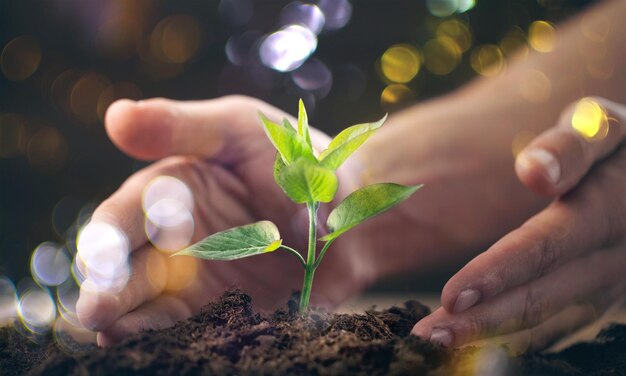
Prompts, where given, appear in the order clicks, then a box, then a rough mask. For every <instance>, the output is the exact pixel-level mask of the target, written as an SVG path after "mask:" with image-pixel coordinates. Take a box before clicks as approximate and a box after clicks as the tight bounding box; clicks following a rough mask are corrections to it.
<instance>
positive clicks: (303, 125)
mask: <svg viewBox="0 0 626 376" xmlns="http://www.w3.org/2000/svg"><path fill="white" fill-rule="evenodd" d="M298 134H299V135H300V136H301V137H303V138H304V139H305V140H306V143H307V144H308V145H309V146H310V147H311V148H312V147H313V144H312V143H311V134H310V132H309V117H308V116H307V114H306V108H304V102H303V101H302V98H300V101H299V102H298Z"/></svg>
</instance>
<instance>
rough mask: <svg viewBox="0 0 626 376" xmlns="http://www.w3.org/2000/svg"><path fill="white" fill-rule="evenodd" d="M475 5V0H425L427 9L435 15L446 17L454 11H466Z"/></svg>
mask: <svg viewBox="0 0 626 376" xmlns="http://www.w3.org/2000/svg"><path fill="white" fill-rule="evenodd" d="M475 5H476V1H475V0H426V7H427V8H428V11H429V12H430V14H432V15H433V16H436V17H448V16H451V15H453V14H454V13H463V12H467V11H468V10H470V9H472V8H473V7H474V6H475Z"/></svg>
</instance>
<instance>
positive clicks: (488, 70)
mask: <svg viewBox="0 0 626 376" xmlns="http://www.w3.org/2000/svg"><path fill="white" fill-rule="evenodd" d="M470 63H471V65H472V69H474V71H475V72H476V73H478V74H480V75H481V76H485V77H493V76H497V75H498V74H500V73H502V71H503V70H504V55H503V54H502V50H500V48H499V47H498V46H496V45H495V44H486V45H483V46H478V47H476V48H475V49H474V50H473V51H472V54H471V56H470Z"/></svg>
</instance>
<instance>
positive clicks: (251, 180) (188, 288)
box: [77, 96, 373, 346]
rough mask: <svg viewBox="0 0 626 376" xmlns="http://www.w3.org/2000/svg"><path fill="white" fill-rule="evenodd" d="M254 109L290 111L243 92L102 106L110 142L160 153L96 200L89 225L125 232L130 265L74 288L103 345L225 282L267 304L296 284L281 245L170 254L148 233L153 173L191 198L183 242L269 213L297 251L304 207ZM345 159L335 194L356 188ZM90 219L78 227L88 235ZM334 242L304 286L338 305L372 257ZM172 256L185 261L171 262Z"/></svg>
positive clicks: (190, 309) (166, 320)
mask: <svg viewBox="0 0 626 376" xmlns="http://www.w3.org/2000/svg"><path fill="white" fill-rule="evenodd" d="M258 111H262V112H263V113H264V114H265V115H267V116H268V117H269V118H270V119H273V120H275V121H282V119H283V118H285V117H289V116H288V115H287V114H285V113H283V112H282V111H280V110H278V109H276V108H274V107H272V106H270V105H268V104H266V103H264V102H261V101H259V100H256V99H252V98H248V97H241V96H233V97H224V98H219V99H214V100H208V101H201V102H176V101H171V100H164V99H151V100H146V101H142V102H132V101H129V100H122V101H118V102H116V103H115V104H113V105H112V106H111V107H110V108H109V110H108V112H107V116H106V127H107V131H108V133H109V136H110V138H111V139H112V141H113V142H114V143H115V144H116V145H117V146H118V147H119V148H120V149H121V150H122V151H124V152H126V153H127V154H129V155H131V156H133V157H135V158H138V159H143V160H155V159H160V160H159V161H158V162H156V163H154V164H153V165H151V166H149V167H147V168H145V169H143V170H141V171H139V172H137V173H136V174H134V175H133V176H131V177H130V178H129V179H128V180H127V181H126V182H125V183H124V184H123V185H122V186H121V188H120V189H119V190H118V191H117V192H115V193H114V194H113V195H112V196H111V197H110V198H109V199H107V200H106V201H104V202H103V203H102V204H101V205H100V206H99V207H98V208H97V210H96V211H95V212H94V214H93V217H92V220H91V222H90V224H89V225H88V226H91V225H92V224H98V223H100V224H101V223H103V222H104V223H105V225H104V226H105V228H106V229H108V228H113V229H116V230H115V231H119V232H120V233H122V234H123V235H124V236H125V237H126V238H127V240H128V244H129V247H128V248H129V249H130V252H131V253H130V264H131V275H130V278H129V280H128V282H127V284H126V285H123V286H121V289H120V288H118V289H117V290H112V289H110V288H99V287H100V286H97V284H96V283H93V282H90V281H89V278H88V280H87V282H86V283H83V285H82V286H81V294H80V299H79V301H78V303H77V312H78V317H79V319H80V320H81V322H82V323H83V324H84V325H85V326H86V327H88V328H90V329H93V330H96V331H98V332H99V333H98V343H99V344H100V345H104V346H106V345H109V344H112V343H114V342H116V341H118V340H120V339H121V338H123V337H124V336H126V335H128V334H130V333H133V332H137V331H139V330H142V329H156V328H161V327H166V326H169V325H172V324H173V323H174V322H176V321H178V320H182V319H184V318H186V317H188V316H190V315H191V314H193V313H196V312H198V311H199V309H200V308H201V307H202V306H203V305H204V304H206V303H208V302H209V301H210V300H211V299H215V298H216V297H217V296H219V295H220V294H221V293H222V292H223V291H224V290H225V289H227V288H229V287H231V286H238V287H241V288H242V289H244V291H246V292H248V293H250V294H251V295H252V296H253V298H254V302H255V304H256V306H257V307H260V308H268V309H269V308H275V307H276V306H277V305H281V304H284V303H285V302H286V299H287V298H288V297H289V296H290V294H291V292H292V291H294V290H296V289H299V288H300V283H301V281H302V276H301V273H302V268H301V267H300V266H299V265H298V260H297V259H296V258H294V257H293V256H291V255H287V254H286V253H287V252H284V253H281V251H277V252H274V253H272V254H271V255H267V256H265V257H260V258H256V257H255V258H250V259H243V260H237V261H232V262H228V263H224V262H208V261H201V260H195V259H192V258H190V257H175V258H169V257H168V256H169V254H171V253H167V252H160V251H158V250H156V249H155V247H154V246H153V244H151V242H150V241H148V238H147V236H146V231H145V227H144V226H145V224H146V218H145V214H144V210H143V209H145V208H142V196H143V195H144V193H145V192H144V190H145V188H146V186H148V185H149V183H150V182H152V181H154V179H155V178H158V177H161V176H170V177H174V178H176V179H178V180H180V181H182V182H184V184H185V185H186V186H187V187H188V188H189V189H190V191H191V193H192V196H193V199H194V201H195V204H194V206H193V218H194V219H195V228H194V230H193V236H192V238H191V239H190V240H191V242H192V243H194V242H196V241H198V240H200V239H202V238H204V237H205V236H207V235H209V234H212V233H214V232H217V231H221V230H225V229H227V228H230V227H234V226H238V225H243V224H247V223H251V222H254V221H257V220H262V219H269V220H271V221H273V222H274V223H276V224H277V226H278V227H279V228H280V229H281V233H282V235H283V237H284V240H285V243H286V244H288V245H290V246H293V247H296V248H300V249H305V247H304V244H303V243H302V241H303V240H306V238H307V222H306V220H307V213H306V211H301V209H300V208H299V207H298V206H296V205H295V204H293V203H292V202H291V201H289V199H288V198H287V197H286V196H285V195H284V193H283V192H282V191H281V190H280V189H279V188H278V186H276V184H275V183H274V181H273V175H272V168H273V164H274V156H275V149H274V148H273V147H272V145H271V144H270V142H269V140H267V137H266V136H265V135H264V133H263V130H262V127H261V125H260V122H259V119H258ZM292 123H293V121H292ZM294 124H295V123H294ZM311 131H312V139H313V143H314V146H315V147H316V148H318V149H322V148H323V147H325V146H326V145H327V143H328V142H329V139H328V138H327V136H325V135H324V134H322V133H321V132H319V131H317V130H314V129H312V130H311ZM354 166H355V165H354V164H352V165H350V164H346V165H345V168H344V167H342V168H341V169H339V171H338V174H339V178H340V181H341V187H340V190H339V192H338V194H337V198H338V199H341V198H343V197H345V196H346V195H347V193H349V192H351V191H352V190H354V189H355V188H357V187H358V184H359V183H358V168H356V167H354ZM322 210H323V208H322V209H320V211H322ZM106 226H108V227H106ZM87 228H88V227H87ZM94 228H95V227H92V230H90V231H86V230H83V232H84V233H93V232H94V231H93V229H94ZM91 237H93V238H97V236H95V235H93V234H92V235H91ZM342 242H343V240H341V239H340V240H338V241H337V242H336V244H335V245H334V247H337V248H343V249H341V250H340V251H339V250H337V251H336V252H335V251H334V250H331V251H329V252H328V255H327V256H326V257H328V258H329V261H327V262H326V263H325V266H324V267H323V268H321V269H320V270H319V271H318V273H317V275H316V281H315V283H316V284H315V286H314V289H313V295H312V301H313V302H314V303H316V304H327V305H334V304H337V303H338V302H339V301H342V300H344V299H346V297H348V296H350V295H352V294H354V293H355V292H357V291H359V290H360V289H362V288H363V287H364V286H365V284H366V283H368V282H369V281H370V280H371V279H372V278H373V277H372V276H371V275H368V274H367V270H371V267H364V264H366V263H367V262H368V261H367V257H366V255H365V253H363V252H362V251H361V250H359V251H360V252H361V253H360V256H359V262H355V261H354V257H353V256H351V255H350V252H351V249H352V251H357V249H355V248H354V247H352V248H350V247H344V246H342ZM90 243H97V241H92V242H89V241H88V240H85V239H83V241H82V242H81V238H79V256H80V255H81V252H82V254H83V255H84V254H87V253H89V252H91V253H94V252H95V253H97V252H100V251H101V249H99V248H98V247H101V246H100V245H99V244H90ZM301 243H302V244H301ZM81 245H82V246H83V248H84V249H81ZM94 248H97V249H95V250H94ZM346 248H348V249H346ZM104 257H105V258H106V257H112V256H107V255H106V254H105V255H104ZM181 259H186V260H188V263H185V262H183V264H182V266H181V264H176V263H180V262H181V261H180V260H181ZM101 260H102V259H101ZM177 265H178V266H177ZM181 267H182V268H184V270H180V268H181ZM176 268H178V269H179V270H175V269H176ZM364 271H365V272H364ZM168 273H169V276H168ZM181 275H182V277H181ZM330 276H332V279H331V278H330ZM88 277H89V276H88ZM172 278H178V279H180V278H182V279H183V280H184V281H183V282H184V283H180V281H178V283H174V284H175V285H176V286H172V283H169V282H168V279H169V281H170V282H171V280H172Z"/></svg>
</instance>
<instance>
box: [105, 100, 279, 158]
mask: <svg viewBox="0 0 626 376" xmlns="http://www.w3.org/2000/svg"><path fill="white" fill-rule="evenodd" d="M259 110H260V111H263V112H264V113H265V114H266V115H267V116H270V117H284V116H285V114H284V113H282V112H281V111H280V110H278V109H276V108H274V107H272V106H270V105H268V104H266V103H264V102H262V101H260V100H256V99H254V98H249V97H245V96H228V97H221V98H218V99H211V100H204V101H185V102H180V101H174V100H169V99H163V98H154V99H148V100H144V101H139V102H135V101H131V100H128V99H122V100H119V101H116V102H114V103H113V104H112V105H111V106H110V107H109V108H108V110H107V113H106V117H105V126H106V130H107V133H108V135H109V138H110V139H111V141H113V143H114V144H115V145H116V146H117V147H118V148H119V149H120V150H122V151H123V152H124V153H126V154H128V155H130V156H132V157H134V158H137V159H141V160H155V159H160V158H164V157H167V156H171V155H190V156H198V157H202V158H219V157H220V156H223V155H225V154H230V153H225V150H224V149H225V147H226V146H229V147H230V146H233V145H227V143H232V141H234V140H240V139H241V138H242V137H243V138H248V139H249V138H251V137H253V138H257V136H259V135H262V134H263V131H262V128H261V127H260V125H259V120H258V115H257V112H258V111H259ZM235 147H236V146H235ZM237 152H238V153H239V152H241V150H238V151H237Z"/></svg>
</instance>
